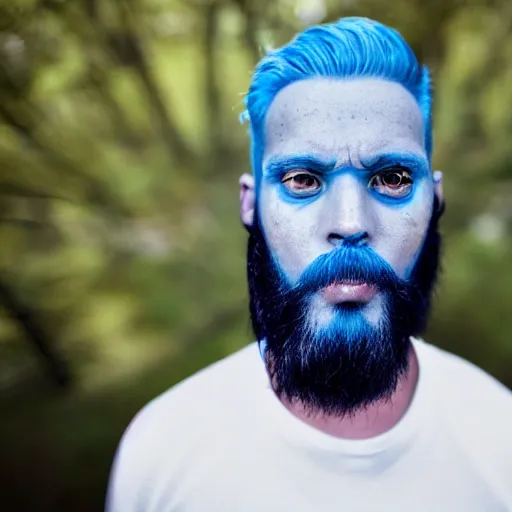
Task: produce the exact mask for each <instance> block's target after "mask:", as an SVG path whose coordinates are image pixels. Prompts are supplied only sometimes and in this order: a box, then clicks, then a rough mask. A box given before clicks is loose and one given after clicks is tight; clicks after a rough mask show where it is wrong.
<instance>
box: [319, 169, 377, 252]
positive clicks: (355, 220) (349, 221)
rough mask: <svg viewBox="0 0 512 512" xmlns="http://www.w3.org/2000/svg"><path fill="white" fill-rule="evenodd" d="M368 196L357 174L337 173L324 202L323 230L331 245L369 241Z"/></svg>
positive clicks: (360, 243)
mask: <svg viewBox="0 0 512 512" xmlns="http://www.w3.org/2000/svg"><path fill="white" fill-rule="evenodd" d="M367 195H368V191H367V189H366V187H365V185H364V184H363V183H362V182H361V181H360V180H359V179H358V177H356V176H352V175H344V176H339V177H337V178H336V179H335V180H334V182H333V183H331V187H330V191H329V197H327V201H326V204H325V209H326V212H325V213H326V216H325V220H326V222H327V225H326V228H327V229H326V231H325V233H326V235H327V241H328V243H329V244H330V245H332V246H335V247H337V246H338V245H340V244H346V245H363V244H366V243H368V239H369V212H368V211H367V206H368V205H367Z"/></svg>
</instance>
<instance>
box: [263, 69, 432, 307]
mask: <svg viewBox="0 0 512 512" xmlns="http://www.w3.org/2000/svg"><path fill="white" fill-rule="evenodd" d="M423 138H424V131H423V118H422V115H421V111H420V109H419V107H418V105H417V103H416V101H415V100H414V98H413V97H412V95H411V94H410V93H409V92H408V91H406V90H405V89H404V88H403V87H402V86H400V85H398V84H395V83H391V82H385V81H382V80H349V81H341V80H327V79H312V80H307V81H300V82H296V83H294V84H292V85H290V86H289V87H287V88H285V89H284V90H282V91H281V92H280V93H279V94H278V95H277V97H276V98H275V100H274V101H273V103H272V104H271V106H270V108H269V110H268V113H267V119H266V126H265V149H264V153H263V165H262V167H263V171H262V179H261V188H260V190H259V202H258V208H259V212H260V222H261V226H262V229H263V233H264V235H265V238H266V240H267V243H268V245H269V248H270V252H271V254H272V255H273V256H274V257H275V259H276V262H277V263H278V265H279V267H280V268H281V270H282V271H283V273H284V275H285V276H286V278H287V279H288V281H289V283H290V284H294V283H295V282H296V281H297V280H298V279H299V277H300V276H301V274H302V272H303V271H304V269H305V268H306V267H307V266H308V265H309V264H310V263H311V262H312V261H313V260H314V259H315V258H317V257H318V256H320V255H321V254H324V253H326V252H328V251H331V250H333V249H334V248H336V247H338V246H339V245H340V243H341V242H342V241H343V239H344V238H345V237H347V236H348V237H350V236H352V235H357V234H362V233H366V235H367V236H366V243H367V244H368V245H369V246H370V247H371V248H372V249H373V250H374V251H375V252H376V253H377V254H378V255H380V256H381V257H382V258H383V259H384V260H385V261H387V262H388V263H389V264H390V265H391V267H392V268H393V270H394V271H395V272H396V273H397V275H398V276H399V277H401V278H407V277H408V276H409V273H410V271H411V269H412V267H413V265H414V263H415V260H416V258H417V255H418V253H419V251H420V249H421V246H422V243H423V240H424V238H425V234H426V232H427V227H428V224H429V221H430V218H431V215H432V204H433V202H432V198H433V193H434V188H433V187H434V184H433V179H432V175H431V173H430V168H429V163H428V159H427V155H426V153H425V148H424V144H423ZM386 169H389V171H386V172H385V173H384V174H381V175H380V176H379V174H375V173H378V171H383V170H386ZM283 181H284V183H283ZM411 182H412V183H411ZM340 292H341V291H340ZM333 295H336V294H335V293H334V294H333ZM340 295H341V293H340ZM318 299H319V300H318V302H317V303H316V307H317V308H318V309H319V314H320V310H322V311H324V310H329V302H328V300H324V298H323V297H322V296H319V297H318ZM334 300H335V298H334ZM378 302H379V296H378V294H377V295H376V296H375V297H374V298H372V300H371V301H370V303H369V304H368V308H366V310H367V313H368V315H369V314H370V312H372V314H375V315H376V316H377V317H378V315H379V312H378V311H373V310H374V309H375V308H376V309H377V310H378V309H379V306H378V305H377V303H378Z"/></svg>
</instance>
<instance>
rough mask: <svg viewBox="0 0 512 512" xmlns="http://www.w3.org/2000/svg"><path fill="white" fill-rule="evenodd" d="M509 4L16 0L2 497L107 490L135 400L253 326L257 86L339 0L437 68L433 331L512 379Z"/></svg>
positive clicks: (3, 114)
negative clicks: (246, 191)
mask: <svg viewBox="0 0 512 512" xmlns="http://www.w3.org/2000/svg"><path fill="white" fill-rule="evenodd" d="M511 6H512V3H510V2H509V1H508V0H501V1H497V2H488V1H486V0H473V1H472V2H466V3H462V2H457V1H455V0H443V1H440V0H439V1H438V0H431V1H429V2H423V1H421V0H414V1H410V0H407V1H405V0H400V1H396V2H392V3H390V2H382V1H378V0H359V1H357V2H354V1H344V2H340V1H338V0H336V1H335V0H307V1H306V0H301V1H299V0H297V1H295V0H278V1H275V0H274V1H273V2H271V1H270V0H262V1H260V2H250V1H248V0H194V1H193V2H183V1H179V0H81V1H71V0H24V1H17V2H8V1H7V0H5V1H0V239H1V240H2V243H1V246H0V351H1V352H0V354H1V357H0V410H1V412H2V418H3V421H2V426H1V427H0V436H1V438H2V440H3V441H4V443H5V445H6V446H8V447H9V448H8V449H7V450H6V451H5V452H4V456H5V457H6V459H7V460H8V461H9V464H8V465H7V466H9V468H8V471H7V473H6V474H2V481H3V483H2V493H0V494H2V495H5V496H6V498H5V500H9V499H12V500H13V501H12V503H16V507H15V508H14V509H15V510H27V511H29V510H38V511H41V510H54V511H55V510H76V511H79V510H84V511H85V510H88V511H89V510H96V509H97V510H101V509H102V503H103V500H104V492H105V486H106V478H107V474H108V470H109V467H110V463H111V460H112V456H113V452H114V449H115V446H116V444H117V442H118V440H119V438H120V436H121V433H122V431H123V429H124V428H125V426H126V425H127V423H128V421H129V420H130V418H131V417H132V416H133V415H134V414H135V412H136V411H137V410H138V409H139V408H140V407H142V406H143V405H144V404H145V403H146V402H147V401H148V400H150V399H151V398H153V397H154V396H155V395H157V394H159V393H161V392H163V391H164V390H165V389H167V388H168V387H169V386H171V385H172V384H174V383H176V382H178V381H179V380H181V379H183V378H185V377H186V376H187V375H189V374H191V373H193V372H194V371H196V370H197V369H199V368H201V367H203V366H204V365H206V364H208V363H210V362H212V361H214V360H217V359H219V358H220V357H223V356H225V355H227V354H229V353H231V352H232V351H234V350H236V349H237V348H239V347H241V346H243V345H244V344H245V343H247V342H248V341H249V340H250V339H251V333H250V329H249V321H248V315H247V298H246V284H245V275H244V269H245V233H244V231H243V229H242V228H241V226H240V222H239V219H238V205H237V202H238V185H237V179H238V176H239V175H240V174H241V173H242V172H245V171H247V170H248V169H249V158H248V139H247V127H246V126H240V124H239V121H238V115H239V114H240V112H241V111H242V110H243V102H242V100H243V93H244V91H245V90H246V89H247V86H248V83H249V79H250V72H251V70H252V68H253V66H254V64H255V62H256V60H257V59H258V58H259V56H260V55H261V54H262V52H263V49H264V48H267V47H269V46H274V45H279V44H282V43H284V42H285V41H287V40H288V39H289V38H290V37H291V36H292V35H293V33H294V32H295V31H297V30H300V29H301V28H303V27H304V26H306V25H308V24H311V23H315V22H319V21H323V20H331V19H335V18H337V17H339V16H343V15H365V16H369V17H374V18H377V19H379V20H381V21H383V22H385V23H388V24H390V25H393V26H395V27H397V28H398V29H399V30H400V31H401V32H402V33H403V34H404V36H405V37H406V38H407V39H408V40H409V41H410V43H411V45H412V46H413V48H414V49H415V51H416V52H417V53H418V55H419V56H420V57H421V58H422V59H423V60H425V61H426V63H427V64H429V66H430V67H431V69H432V71H433V76H434V84H435V135H436V138H435V151H434V164H435V167H436V168H440V169H442V170H443V171H444V181H445V197H446V203H447V212H446V215H445V217H444V219H443V230H444V234H445V247H446V251H445V259H444V273H443V277H442V281H441V285H440V287H439V292H438V300H437V301H436V307H435V309H434V312H433V318H432V324H431V327H430V330H429V333H428V334H427V338H428V340H429V341H430V342H433V343H436V344H439V345H440V346H443V347H445V348H447V349H449V350H451V351H454V352H456V353H459V354H461V355H463V356H465V357H468V358H469V359H471V360H473V361H474V362H476V363H477V364H478V365H480V366H482V367H484V368H485V369H487V370H488V371H490V372H492V373H493V374H494V375H496V376H497V377H498V378H500V379H501V380H502V381H503V382H505V383H506V384H507V385H509V386H512V374H511V373H510V367H511V363H512V343H511V342H510V334H509V333H510V332H512V317H511V316H510V315H508V314H507V313H508V309H510V305H511V304H512V292H511V290H512V273H511V271H510V265H509V261H510V260H511V257H512V244H511V243H510V233H511V225H512V208H511V207H510V204H512V203H511V201H510V197H511V194H512V164H511V163H510V162H511V161H512V158H511V157H512V149H510V148H511V147H512V146H511V145H510V139H511V137H512V120H511V119H512V118H511V117H510V115H509V111H510V107H511V105H512V71H511V67H510V64H509V63H510V61H511V59H512V30H511V27H512V7H511ZM55 385H57V386H55ZM35 426H36V428H34V427H35ZM56 481H58V482H59V483H58V484H57V485H55V482H56ZM50 482H51V485H50ZM47 484H48V485H47ZM4 488H5V490H6V492H5V493H4ZM7 491H8V492H7ZM5 504H7V509H8V510H9V506H10V505H11V502H7V503H0V506H1V505H5ZM2 509H5V508H4V507H3V506H2Z"/></svg>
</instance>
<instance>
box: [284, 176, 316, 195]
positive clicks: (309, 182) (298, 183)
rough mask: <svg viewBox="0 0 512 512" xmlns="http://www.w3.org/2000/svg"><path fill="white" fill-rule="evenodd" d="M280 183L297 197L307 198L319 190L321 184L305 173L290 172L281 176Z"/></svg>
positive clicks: (314, 177)
mask: <svg viewBox="0 0 512 512" xmlns="http://www.w3.org/2000/svg"><path fill="white" fill-rule="evenodd" d="M281 183H282V184H283V185H284V186H285V187H286V188H287V189H288V190H289V191H290V192H291V193H292V194H295V195H297V196H308V195H312V194H315V193H316V192H318V191H319V190H320V188H321V187H322V184H321V183H320V180H319V179H318V178H317V177H316V176H315V175H314V174H312V173H310V172H307V171H302V170H301V171H290V172H288V173H286V174H285V175H284V176H283V179H282V180H281Z"/></svg>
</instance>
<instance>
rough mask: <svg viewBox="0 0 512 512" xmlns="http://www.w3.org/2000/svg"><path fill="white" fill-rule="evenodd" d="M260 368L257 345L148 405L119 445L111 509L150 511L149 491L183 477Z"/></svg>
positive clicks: (249, 390) (240, 400) (226, 421)
mask: <svg viewBox="0 0 512 512" xmlns="http://www.w3.org/2000/svg"><path fill="white" fill-rule="evenodd" d="M263 376H264V367H263V364H262V361H261V359H260V356H259V352H258V349H257V346H256V344H255V343H252V344H251V345H249V346H247V347H245V348H243V349H242V350H240V351H238V352H236V353H235V354H232V355H231V356H228V357H227V358H225V359H223V360H221V361H218V362H217V363H215V364H213V365H211V366H209V367H207V368H205V369H203V370H201V371H200V372H198V373H196V374H195V375H193V376H191V377H189V378H188V379H186V380H184V381H183V382H181V383H180V384H178V385H176V386H174V387H173V388H171V389H169V390H168V391H166V392H165V393H163V394H162V395H160V396H159V397H157V398H155V399H154V400H152V401H151V402H150V403H149V404H147V405H146V406H145V407H144V408H143V409H142V410H141V411H140V412H139V413H138V414H137V415H136V416H135V418H134V419H133V420H132V422H131V423H130V425H129V426H128V428H127V429H126V431H125V433H124V435H123V437H122V439H121V442H120V444H119V447H118V450H117V453H116V457H115V460H114V465H113V468H112V472H111V478H110V485H109V494H108V500H107V501H108V507H107V510H109V511H110V512H118V511H121V510H122V511H123V512H128V511H131V510H138V509H139V508H138V507H141V506H142V508H143V509H144V510H150V507H149V506H148V499H150V497H151V496H152V495H154V494H155V493H154V492H152V491H151V489H153V488H154V487H155V485H157V482H159V481H160V482H161V483H162V479H165V480H166V482H165V484H164V486H165V488H166V489H168V490H169V491H171V490H172V487H173V482H175V481H176V479H177V478H178V477H180V478H181V477H183V473H184V472H186V470H187V465H189V466H192V465H193V464H194V461H196V462H197V461H198V460H199V459H200V458H201V453H204V448H205V443H208V442H211V438H212V436H213V437H215V436H216V435H217V436H220V435H222V430H223V429H224V428H225V427H226V425H230V424H231V420H232V419H233V416H234V415H236V411H237V410H240V409H239V406H240V404H241V403H243V402H244V401H246V400H247V399H248V395H250V394H251V393H253V392H254V391H255V388H257V385H256V384H257V383H258V382H261V379H262V377H263Z"/></svg>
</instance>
